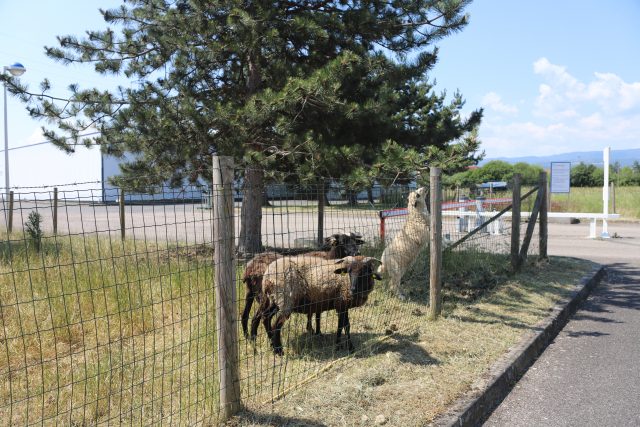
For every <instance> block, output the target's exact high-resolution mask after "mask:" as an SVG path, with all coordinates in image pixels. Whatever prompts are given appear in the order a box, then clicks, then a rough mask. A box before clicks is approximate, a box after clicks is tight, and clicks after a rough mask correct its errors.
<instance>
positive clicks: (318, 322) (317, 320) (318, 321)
mask: <svg viewBox="0 0 640 427" xmlns="http://www.w3.org/2000/svg"><path fill="white" fill-rule="evenodd" d="M321 315H322V313H321V312H319V311H316V335H320V316H321Z"/></svg>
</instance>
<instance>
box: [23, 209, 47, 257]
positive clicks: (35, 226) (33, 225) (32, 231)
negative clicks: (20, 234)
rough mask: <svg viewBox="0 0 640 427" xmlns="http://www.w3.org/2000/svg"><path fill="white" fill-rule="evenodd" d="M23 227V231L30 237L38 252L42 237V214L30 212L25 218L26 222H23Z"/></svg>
mask: <svg viewBox="0 0 640 427" xmlns="http://www.w3.org/2000/svg"><path fill="white" fill-rule="evenodd" d="M24 227H25V232H26V233H27V234H28V235H29V237H30V238H31V241H32V242H33V244H34V246H35V247H36V250H37V251H38V252H40V248H41V247H42V237H44V233H43V232H42V215H40V214H39V213H38V212H36V211H33V212H31V213H30V214H29V217H28V218H27V222H25V223H24Z"/></svg>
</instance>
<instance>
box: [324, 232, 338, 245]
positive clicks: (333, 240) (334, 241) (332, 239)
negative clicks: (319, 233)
mask: <svg viewBox="0 0 640 427" xmlns="http://www.w3.org/2000/svg"><path fill="white" fill-rule="evenodd" d="M324 241H325V243H326V244H327V245H331V246H335V245H337V244H338V239H336V236H335V235H334V236H329V237H327V238H326V239H324Z"/></svg>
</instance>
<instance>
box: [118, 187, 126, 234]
mask: <svg viewBox="0 0 640 427" xmlns="http://www.w3.org/2000/svg"><path fill="white" fill-rule="evenodd" d="M118 205H119V207H120V238H121V239H122V241H123V242H124V236H125V231H124V226H125V217H124V189H123V188H122V187H120V202H119V203H118Z"/></svg>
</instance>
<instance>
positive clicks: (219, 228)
mask: <svg viewBox="0 0 640 427" xmlns="http://www.w3.org/2000/svg"><path fill="white" fill-rule="evenodd" d="M232 183H233V158H231V157H219V156H213V186H212V196H211V204H212V208H213V221H214V224H213V244H214V263H215V265H214V270H215V275H214V280H215V282H214V289H215V299H216V325H217V345H218V349H217V350H218V372H219V375H220V419H221V420H222V421H224V420H226V419H228V418H229V417H231V416H232V415H233V414H235V413H236V412H238V411H239V410H240V380H239V378H240V377H239V373H238V363H239V362H238V331H237V324H238V322H237V306H236V303H237V297H236V284H235V276H236V274H235V272H236V259H235V243H236V242H235V236H234V234H235V233H234V230H235V228H234V209H233V193H232Z"/></svg>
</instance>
